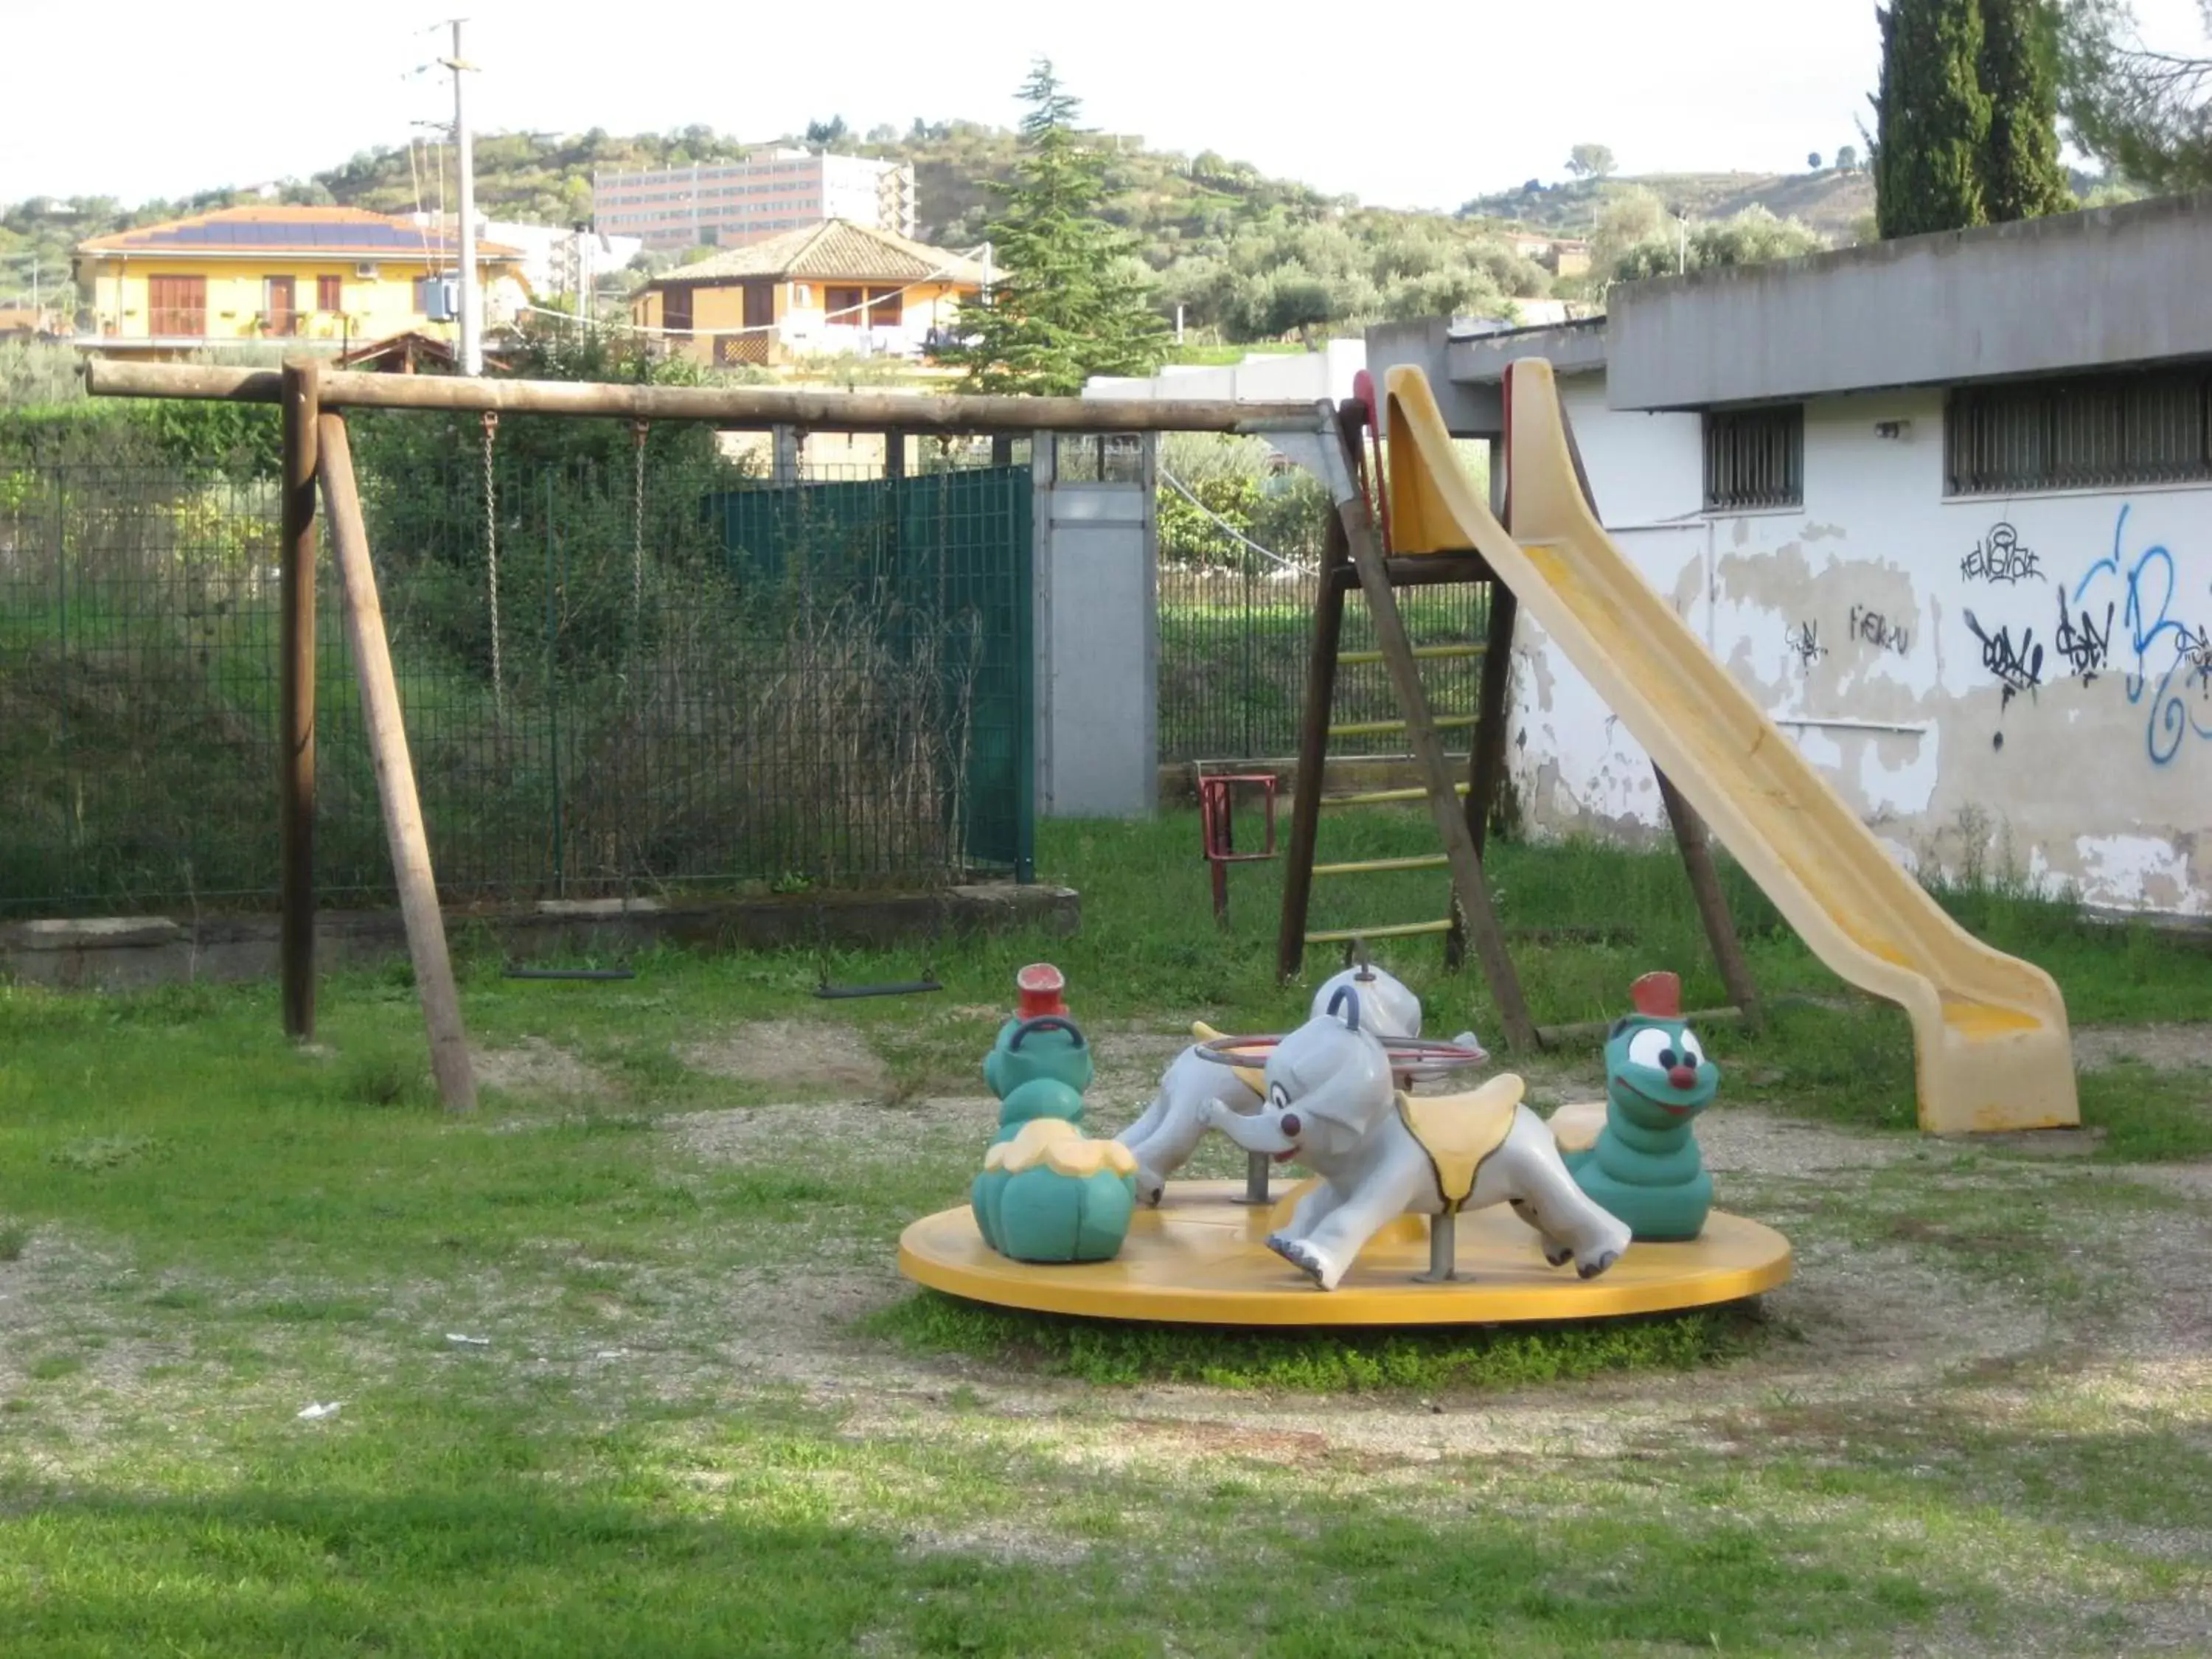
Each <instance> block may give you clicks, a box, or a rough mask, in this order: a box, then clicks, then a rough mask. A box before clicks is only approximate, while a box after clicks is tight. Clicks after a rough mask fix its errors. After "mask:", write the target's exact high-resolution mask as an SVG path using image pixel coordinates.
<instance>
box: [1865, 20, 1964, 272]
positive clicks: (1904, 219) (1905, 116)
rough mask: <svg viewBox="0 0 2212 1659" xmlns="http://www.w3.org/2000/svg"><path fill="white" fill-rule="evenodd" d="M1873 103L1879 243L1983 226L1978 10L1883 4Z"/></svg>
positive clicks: (1876, 220)
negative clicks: (1878, 86) (1878, 75)
mask: <svg viewBox="0 0 2212 1659" xmlns="http://www.w3.org/2000/svg"><path fill="white" fill-rule="evenodd" d="M1875 16H1876V17H1877V18H1879V19H1880V20H1881V89H1880V90H1879V91H1878V92H1876V93H1875V98H1874V106H1875V155H1874V188H1875V223H1876V225H1877V226H1878V227H1879V228H1880V230H1881V234H1882V235H1883V236H1884V237H1891V236H1917V235H1919V234H1923V233H1924V232H1928V231H1936V230H1963V229H1964V228H1966V227H1967V226H1969V225H1978V224H1981V223H1983V222H1984V218H1985V215H1984V210H1983V205H1982V185H1981V177H1980V172H1979V166H1978V163H1979V160H1980V152H1981V149H1982V146H1983V144H1984V143H1985V142H1986V140H1987V139H1988V137H1989V131H1990V100H1989V98H1988V96H1987V95H1986V94H1984V92H1983V91H1982V88H1981V84H1980V79H1979V73H1980V58H1981V52H1982V14H1981V8H1980V6H1979V5H1978V3H1977V0H1891V3H1890V4H1889V5H1888V6H1887V7H1884V8H1881V9H1877V10H1876V12H1875Z"/></svg>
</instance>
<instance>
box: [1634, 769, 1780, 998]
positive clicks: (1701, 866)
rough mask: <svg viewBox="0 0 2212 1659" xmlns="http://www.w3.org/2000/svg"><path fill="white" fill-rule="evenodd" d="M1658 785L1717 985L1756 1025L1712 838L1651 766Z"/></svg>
mask: <svg viewBox="0 0 2212 1659" xmlns="http://www.w3.org/2000/svg"><path fill="white" fill-rule="evenodd" d="M1651 770H1652V773H1653V775H1655V776H1656V777H1657V778H1658V780H1659V799H1661V800H1662V802H1664V803H1665V805H1666V807H1667V822H1668V823H1669V824H1671V825H1672V826H1673V827H1674V842H1675V844H1676V845H1677V846H1679V847H1680V848H1681V849H1682V868H1683V870H1684V872H1686V874H1687V875H1688V876H1689V878H1690V892H1691V894H1692V896H1694V897H1695V898H1696V899H1697V901H1698V915H1699V919H1700V920H1702V921H1704V922H1705V939H1706V941H1707V943H1709V944H1710V945H1711V946H1712V947H1713V960H1714V961H1715V962H1717V963H1719V964H1720V970H1721V983H1722V984H1723V986H1725V987H1727V989H1728V994H1729V1001H1730V1002H1733V1003H1734V1004H1735V1006H1737V1007H1739V1008H1741V1009H1742V1010H1743V1018H1744V1023H1745V1024H1747V1025H1750V1026H1752V1027H1753V1028H1756V1027H1757V1025H1758V1024H1759V989H1758V987H1757V986H1755V985H1754V984H1753V982H1752V978H1751V964H1750V963H1748V962H1747V961H1746V960H1745V959H1744V954H1743V941H1742V940H1741V939H1738V938H1737V937H1736V936H1735V918H1734V917H1733V916H1731V915H1729V905H1728V896H1727V895H1726V894H1725V893H1723V892H1722V891H1721V875H1720V871H1719V870H1718V868H1717V867H1716V866H1715V865H1714V863H1713V843H1712V838H1711V836H1708V835H1707V834H1706V833H1705V820H1704V819H1703V818H1701V817H1699V816H1698V811H1697V809H1696V808H1695V807H1693V806H1692V805H1690V803H1689V802H1687V801H1686V800H1684V799H1682V794H1681V792H1680V790H1678V789H1677V788H1675V787H1674V782H1673V781H1672V780H1671V779H1669V778H1668V775H1666V774H1665V773H1664V772H1662V771H1660V769H1658V767H1657V766H1656V765H1655V766H1653V767H1652V769H1651Z"/></svg>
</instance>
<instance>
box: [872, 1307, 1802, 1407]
mask: <svg viewBox="0 0 2212 1659" xmlns="http://www.w3.org/2000/svg"><path fill="white" fill-rule="evenodd" d="M866 1329H867V1330H868V1331H869V1332H870V1333H871V1334H876V1335H881V1336H888V1337H893V1338H896V1339H897V1340H900V1341H902V1342H904V1343H906V1344H908V1346H912V1347H914V1348H915V1349H916V1350H918V1351H920V1352H930V1353H958V1354H965V1355H968V1356H969V1357H970V1358H977V1359H981V1360H985V1361H987V1362H989V1363H991V1364H994V1365H997V1366H1010V1367H1012V1368H1015V1369H1018V1370H1024V1371H1030V1372H1034V1373H1036V1374H1037V1375H1039V1376H1067V1377H1073V1378H1075V1379H1077V1380H1079V1381H1080V1382H1084V1383H1094V1384H1097V1385H1100V1386H1103V1387H1125V1386H1128V1385H1132V1384H1136V1383H1205V1384H1206V1385H1208V1386H1209V1387H1212V1388H1221V1389H1283V1390H1292V1391H1297V1392H1304V1393H1322V1394H1351V1393H1359V1392H1363V1391H1369V1390H1375V1389H1389V1390H1400V1391H1407V1390H1410V1391H1414V1392H1424V1391H1431V1390H1442V1389H1519V1388H1529V1387H1534V1386H1537V1385H1540V1384H1543V1383H1559V1382H1566V1381H1571V1380H1575V1379H1579V1378H1583V1377H1589V1376H1600V1375H1602V1374H1604V1373H1606V1372H1608V1371H1634V1370H1698V1369H1699V1368H1701V1367H1703V1366H1706V1365H1711V1364H1717V1363H1720V1362H1722V1361H1723V1360H1728V1359H1734V1358H1741V1357H1742V1356H1743V1355H1745V1354H1746V1353H1748V1352H1751V1351H1752V1349H1753V1346H1755V1345H1756V1344H1757V1342H1758V1341H1759V1340H1760V1338H1761V1337H1762V1336H1763V1335H1764V1334H1765V1327H1764V1323H1763V1322H1762V1321H1761V1320H1760V1319H1759V1317H1758V1316H1757V1315H1756V1314H1755V1313H1754V1312H1753V1311H1752V1310H1748V1309H1746V1308H1742V1307H1729V1308H1720V1309H1709V1310H1696V1311H1692V1312H1690V1313H1685V1314H1676V1315H1670V1316H1666V1317H1663V1318H1652V1319H1635V1320H1617V1321H1609V1322H1606V1323H1603V1324H1595V1325H1566V1324H1563V1325H1552V1326H1539V1327H1498V1328H1490V1329H1486V1330H1480V1331H1474V1332H1468V1331H1445V1332H1435V1331H1418V1330H1408V1331H1372V1332H1362V1333H1358V1334H1352V1335H1349V1336H1346V1335H1343V1334H1334V1333H1328V1332H1304V1333H1298V1334H1283V1333H1279V1332H1270V1331H1243V1330H1222V1329H1216V1328H1209V1327H1205V1326H1180V1325H1125V1324H1116V1323H1115V1322H1110V1321H1105V1320H1088V1319H1070V1318H1061V1317H1059V1316H1054V1315H1050V1314H1030V1313H1023V1312H1019V1311H1018V1310H1010V1309H1005V1308H990V1307H984V1306H981V1305H979V1304H975V1303H970V1302H963V1301H961V1300H959V1299H958V1298H957V1297H947V1296H940V1295H938V1294H936V1293H935V1292H933V1291H923V1292H921V1293H920V1294H918V1295H916V1296H914V1297H908V1299H907V1300H905V1301H903V1302H900V1303H896V1304H893V1305H892V1306H890V1307H889V1308H886V1309H884V1310H883V1311H882V1312H880V1313H878V1314H876V1315H875V1316H872V1318H870V1319H869V1320H868V1322H866Z"/></svg>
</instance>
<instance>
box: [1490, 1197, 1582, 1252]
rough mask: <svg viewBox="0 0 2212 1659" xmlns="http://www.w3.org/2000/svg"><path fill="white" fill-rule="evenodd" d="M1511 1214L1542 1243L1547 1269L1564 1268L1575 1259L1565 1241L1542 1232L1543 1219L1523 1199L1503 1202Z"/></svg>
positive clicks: (1568, 1244) (1534, 1207)
mask: <svg viewBox="0 0 2212 1659" xmlns="http://www.w3.org/2000/svg"><path fill="white" fill-rule="evenodd" d="M1505 1202H1506V1203H1507V1205H1508V1206H1510V1208H1511V1209H1512V1211H1513V1213H1514V1214H1515V1215H1516V1216H1518V1217H1520V1218H1521V1219H1522V1222H1523V1223H1524V1224H1525V1225H1527V1226H1528V1229H1529V1231H1532V1232H1534V1233H1535V1234H1536V1235H1537V1236H1538V1237H1540V1238H1541V1239H1542V1240H1543V1241H1544V1244H1543V1249H1544V1262H1545V1265H1546V1266H1547V1267H1565V1266H1566V1265H1567V1263H1568V1262H1570V1261H1573V1260H1574V1259H1575V1247H1574V1246H1573V1245H1571V1244H1570V1243H1567V1242H1566V1241H1565V1239H1559V1238H1554V1237H1552V1235H1551V1234H1549V1233H1547V1232H1546V1231H1544V1218H1542V1217H1541V1216H1540V1215H1538V1214H1537V1213H1536V1206H1534V1205H1533V1204H1531V1203H1530V1202H1529V1201H1528V1200H1527V1199H1525V1198H1509V1199H1507V1200H1505Z"/></svg>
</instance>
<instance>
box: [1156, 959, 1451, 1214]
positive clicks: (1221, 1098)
mask: <svg viewBox="0 0 2212 1659" xmlns="http://www.w3.org/2000/svg"><path fill="white" fill-rule="evenodd" d="M1347 985H1348V986H1351V987H1352V988H1353V989H1355V990H1356V991H1357V992H1358V994H1359V999H1360V1007H1361V1009H1362V1011H1363V1014H1364V1018H1366V1019H1367V1020H1368V1022H1369V1024H1370V1026H1371V1027H1372V1029H1374V1030H1376V1031H1378V1032H1382V1033H1383V1034H1385V1035H1388V1036H1420V1034H1421V1000H1420V998H1419V997H1417V996H1415V995H1414V994H1413V992H1412V991H1411V990H1410V989H1408V988H1407V986H1406V985H1405V984H1404V982H1403V981H1400V980H1399V979H1397V978H1395V976H1394V975H1391V974H1389V973H1388V972H1387V971H1385V970H1384V969H1380V968H1376V967H1371V966H1365V965H1363V966H1360V967H1357V968H1346V969H1344V970H1343V971H1342V972H1341V973H1338V974H1334V975H1330V976H1329V977H1328V979H1326V980H1324V981H1322V985H1321V988H1320V989H1319V990H1317V991H1316V992H1315V993H1314V998H1313V1004H1312V1012H1313V1013H1315V1014H1319V1013H1321V1012H1322V1010H1324V1009H1325V1008H1327V1007H1328V1005H1329V1001H1330V1000H1331V999H1332V998H1334V996H1335V994H1337V993H1338V992H1339V991H1340V990H1342V989H1343V988H1344V987H1346V986H1347ZM1198 1031H1199V1036H1200V1038H1201V1040H1203V1039H1205V1038H1209V1037H1212V1036H1215V1035H1216V1033H1214V1032H1213V1031H1212V1030H1207V1029H1206V1028H1205V1027H1200V1028H1198ZM1455 1040H1456V1041H1457V1042H1458V1043H1459V1045H1460V1046H1461V1047H1462V1048H1468V1049H1471V1050H1473V1051H1474V1053H1476V1054H1481V1052H1482V1049H1481V1047H1480V1044H1479V1043H1477V1042H1476V1041H1475V1038H1474V1032H1472V1031H1462V1033H1461V1034H1460V1035H1459V1036H1458V1037H1457V1039H1455ZM1256 1076H1257V1073H1253V1072H1249V1071H1248V1070H1246V1068H1244V1067H1242V1066H1236V1067H1231V1066H1223V1065H1219V1064H1218V1063H1217V1062H1215V1061H1213V1060H1208V1059H1207V1058H1206V1056H1205V1055H1203V1054H1200V1053H1199V1052H1198V1049H1197V1048H1196V1046H1195V1045H1194V1046H1193V1047H1191V1048H1186V1049H1184V1050H1183V1051H1182V1053H1181V1054H1177V1055H1176V1057H1175V1059H1174V1060H1171V1061H1170V1062H1169V1065H1168V1068H1167V1070H1166V1071H1165V1072H1164V1073H1161V1075H1160V1086H1159V1092H1158V1093H1157V1094H1155V1095H1154V1096H1153V1097H1152V1104H1151V1105H1149V1106H1147V1107H1146V1109H1145V1111H1144V1115H1142V1116H1141V1117H1139V1118H1138V1120H1137V1121H1135V1122H1134V1123H1132V1124H1131V1125H1130V1126H1129V1127H1127V1128H1126V1129H1124V1130H1122V1131H1121V1133H1120V1134H1118V1135H1116V1136H1115V1137H1114V1138H1115V1139H1116V1140H1118V1141H1120V1142H1121V1144H1122V1145H1123V1146H1127V1148H1128V1149H1129V1152H1130V1154H1131V1156H1133V1158H1135V1159H1136V1160H1137V1196H1138V1198H1139V1200H1142V1201H1143V1202H1145V1203H1146V1204H1158V1202H1159V1201H1160V1198H1161V1195H1162V1194H1164V1192H1165V1191H1166V1189H1167V1182H1168V1177H1169V1176H1172V1175H1174V1174H1175V1173H1176V1170H1180V1169H1182V1166H1183V1165H1184V1164H1187V1163H1188V1162H1189V1161H1190V1157H1191V1154H1192V1153H1193V1152H1195V1151H1197V1149H1198V1143H1199V1142H1200V1140H1201V1139H1204V1138H1205V1135H1206V1118H1205V1115H1204V1114H1205V1108H1206V1103H1208V1102H1216V1103H1219V1104H1220V1105H1221V1106H1222V1107H1224V1108H1225V1109H1227V1110H1229V1111H1231V1112H1235V1113H1237V1114H1238V1115H1250V1114H1251V1113H1254V1112H1256V1111H1258V1110H1259V1109H1260V1094H1259V1091H1257V1090H1256V1089H1254V1088H1253V1087H1252V1086H1251V1085H1250V1083H1249V1082H1248V1081H1246V1079H1248V1078H1256Z"/></svg>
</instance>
